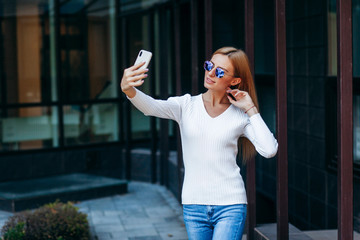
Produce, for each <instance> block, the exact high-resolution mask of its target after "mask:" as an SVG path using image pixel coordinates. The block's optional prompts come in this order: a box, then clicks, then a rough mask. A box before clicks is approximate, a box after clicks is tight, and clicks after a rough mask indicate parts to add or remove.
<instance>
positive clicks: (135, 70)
mask: <svg viewBox="0 0 360 240" xmlns="http://www.w3.org/2000/svg"><path fill="white" fill-rule="evenodd" d="M144 64H145V62H142V63H139V64H136V65H134V66H132V67H129V68H127V69H125V70H124V75H123V77H122V79H121V90H122V91H123V92H124V93H125V94H126V95H127V96H128V97H129V98H133V97H135V94H136V91H135V89H134V87H139V86H141V85H142V84H143V83H144V80H143V79H144V78H146V77H147V76H148V75H147V74H146V73H147V72H148V69H147V68H145V69H141V67H142V66H143V65H144Z"/></svg>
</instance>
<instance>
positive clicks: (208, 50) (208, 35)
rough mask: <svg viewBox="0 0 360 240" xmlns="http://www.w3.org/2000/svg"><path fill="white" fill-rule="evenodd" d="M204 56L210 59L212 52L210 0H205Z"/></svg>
mask: <svg viewBox="0 0 360 240" xmlns="http://www.w3.org/2000/svg"><path fill="white" fill-rule="evenodd" d="M204 8H205V58H206V59H210V57H211V54H212V52H213V41H212V36H213V27H212V0H205V2H204Z"/></svg>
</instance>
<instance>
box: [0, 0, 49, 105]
mask: <svg viewBox="0 0 360 240" xmlns="http://www.w3.org/2000/svg"><path fill="white" fill-rule="evenodd" d="M0 9H1V11H0V14H1V15H2V17H1V32H0V34H2V36H1V39H2V41H1V42H0V52H1V53H2V54H1V57H2V58H3V59H1V60H2V61H1V62H2V64H3V65H2V69H3V70H2V72H3V73H2V76H1V81H4V82H3V84H2V86H5V89H2V94H4V95H5V96H2V99H3V100H4V101H6V102H8V103H30V102H41V101H47V100H50V98H51V82H50V77H49V65H48V63H49V51H48V49H49V38H48V35H49V17H48V14H47V13H48V11H49V5H48V3H47V1H41V0H33V1H2V2H1V3H0ZM5 59H6V60H5Z"/></svg>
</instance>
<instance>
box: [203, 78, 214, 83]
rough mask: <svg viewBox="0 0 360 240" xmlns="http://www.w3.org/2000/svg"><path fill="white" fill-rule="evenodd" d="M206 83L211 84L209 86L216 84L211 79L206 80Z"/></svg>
mask: <svg viewBox="0 0 360 240" xmlns="http://www.w3.org/2000/svg"><path fill="white" fill-rule="evenodd" d="M205 81H206V83H209V84H213V83H215V82H214V81H213V80H211V79H210V78H206V79H205Z"/></svg>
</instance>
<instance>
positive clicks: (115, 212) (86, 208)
mask: <svg viewBox="0 0 360 240" xmlns="http://www.w3.org/2000/svg"><path fill="white" fill-rule="evenodd" d="M128 188H129V193H127V194H124V195H116V196H112V197H106V198H100V199H94V200H88V201H83V202H80V203H78V204H76V205H77V206H78V207H79V209H80V211H81V212H84V213H86V214H88V219H89V224H90V231H91V233H92V239H93V240H108V239H116V240H162V239H173V240H180V239H187V235H186V230H185V226H184V224H183V220H182V208H181V206H180V204H179V203H178V202H177V200H176V199H175V198H174V196H173V195H172V194H171V193H170V192H169V191H168V190H167V189H166V188H165V187H163V186H159V185H154V184H149V183H140V182H130V183H129V186H128ZM9 216H11V214H10V213H8V212H3V211H0V228H1V227H2V226H3V224H4V223H5V221H6V219H7V218H8V217H9Z"/></svg>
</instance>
